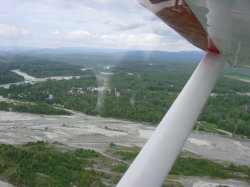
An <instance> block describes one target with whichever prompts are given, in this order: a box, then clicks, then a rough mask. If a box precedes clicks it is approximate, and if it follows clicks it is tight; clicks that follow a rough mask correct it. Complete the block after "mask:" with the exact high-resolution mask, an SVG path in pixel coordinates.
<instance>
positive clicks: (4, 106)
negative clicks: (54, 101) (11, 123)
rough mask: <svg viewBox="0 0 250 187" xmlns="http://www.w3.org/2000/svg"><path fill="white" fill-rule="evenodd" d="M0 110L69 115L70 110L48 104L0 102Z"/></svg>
mask: <svg viewBox="0 0 250 187" xmlns="http://www.w3.org/2000/svg"><path fill="white" fill-rule="evenodd" d="M0 110H4V111H15V112H26V113H32V114H46V115H70V112H68V111H65V110H62V109H57V108H54V107H52V106H50V105H48V104H44V103H42V104H24V103H22V104H12V103H7V102H0Z"/></svg>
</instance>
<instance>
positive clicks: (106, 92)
mask: <svg viewBox="0 0 250 187" xmlns="http://www.w3.org/2000/svg"><path fill="white" fill-rule="evenodd" d="M194 68H195V65H194V64H187V63H175V62H168V63H162V62H158V63H154V64H148V63H143V62H137V63H136V62H133V63H129V62H126V63H122V64H117V65H116V66H115V67H114V68H113V69H112V72H113V75H112V76H106V80H108V83H104V82H105V81H104V80H100V76H99V75H97V76H95V75H94V74H93V73H92V74H91V73H88V75H84V76H82V77H81V78H79V79H76V78H73V79H71V80H60V81H56V80H48V81H45V82H41V83H37V84H35V85H31V84H27V85H12V86H11V87H10V88H9V89H4V88H0V95H3V96H5V97H9V98H11V99H16V100H21V101H30V102H35V103H36V102H38V103H46V104H53V105H57V106H60V107H65V108H68V109H73V110H77V111H80V112H83V113H86V114H90V115H101V116H103V117H114V118H119V119H128V120H132V121H139V122H146V123H149V124H152V125H157V124H158V123H159V121H160V120H161V118H162V117H163V115H164V114H165V113H166V111H167V110H168V109H169V107H170V106H171V104H172V103H173V101H174V100H175V98H176V97H177V96H178V94H179V92H180V91H181V89H182V88H183V86H184V85H185V83H186V81H187V80H188V78H189V77H190V75H191V74H192V72H193V70H194ZM241 73H242V75H241V76H242V77H244V78H246V79H248V78H249V77H250V75H248V72H247V71H245V70H241V69H236V70H235V74H234V72H233V71H232V69H229V68H227V67H226V68H225V70H224V72H223V73H222V75H221V77H220V80H219V82H218V83H217V85H216V86H215V88H214V89H213V91H212V93H213V95H211V96H210V98H209V100H208V102H207V104H206V106H205V108H204V110H203V112H202V113H201V115H200V117H199V121H202V122H203V125H206V124H213V126H214V127H215V128H219V129H223V130H226V131H229V132H231V133H233V135H240V136H245V137H248V138H249V137H250V99H249V96H247V95H244V94H245V93H250V86H249V83H246V82H243V81H240V80H237V79H235V78H232V76H233V75H235V76H238V75H240V74H241ZM98 76H99V78H97V77H98ZM228 76H229V77H228ZM105 84H106V85H105ZM104 86H106V88H105V89H103V90H101V91H100V90H99V91H98V90H97V87H104ZM197 91H198V90H197ZM50 96H52V98H49V97H50ZM100 98H101V99H102V100H101V101H99V102H101V106H100V107H99V108H98V107H97V105H98V102H97V101H98V99H99V100H100ZM205 129H207V128H199V130H205ZM215 131H216V130H215Z"/></svg>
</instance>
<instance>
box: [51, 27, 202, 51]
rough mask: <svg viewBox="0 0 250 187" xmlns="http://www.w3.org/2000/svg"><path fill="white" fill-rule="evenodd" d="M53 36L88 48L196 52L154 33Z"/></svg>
mask: <svg viewBox="0 0 250 187" xmlns="http://www.w3.org/2000/svg"><path fill="white" fill-rule="evenodd" d="M53 35H54V36H58V35H60V36H61V38H64V39H66V40H67V41H66V42H68V43H72V42H73V43H74V44H75V45H76V46H77V45H78V46H79V45H80V46H81V45H85V46H89V47H107V48H117V49H129V50H135V49H136V50H138V49H141V50H168V51H180V50H181V51H189V50H197V49H196V48H195V47H193V46H192V45H190V44H189V43H188V42H187V41H185V40H183V39H181V38H179V39H178V38H169V37H168V36H167V35H159V34H155V33H140V32H139V33H136V32H135V33H129V32H122V33H109V34H94V33H91V32H89V31H86V30H81V29H77V30H72V31H68V32H64V33H62V32H59V31H58V30H56V31H54V32H53Z"/></svg>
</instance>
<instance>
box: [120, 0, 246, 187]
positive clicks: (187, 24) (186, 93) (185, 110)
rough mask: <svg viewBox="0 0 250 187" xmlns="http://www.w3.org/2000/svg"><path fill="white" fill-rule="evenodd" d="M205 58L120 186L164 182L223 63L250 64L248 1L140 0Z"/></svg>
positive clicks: (150, 186)
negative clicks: (198, 49) (195, 47)
mask: <svg viewBox="0 0 250 187" xmlns="http://www.w3.org/2000/svg"><path fill="white" fill-rule="evenodd" d="M138 1H139V3H141V4H142V5H143V6H144V7H146V8H147V9H149V10H150V11H152V12H153V13H154V14H155V15H157V16H158V17H159V18H160V19H162V20H163V21H164V22H165V23H166V24H168V25H169V26H170V27H172V28H173V29H174V30H176V31H177V32H178V33H179V34H181V35H182V36H183V37H184V38H186V39H187V40H188V41H189V42H191V43H192V44H193V45H195V46H197V47H198V48H200V49H202V50H204V51H207V54H206V56H205V57H204V58H203V59H202V60H201V62H200V64H199V65H198V67H197V68H196V70H195V71H194V73H193V75H192V76H191V78H190V79H189V81H188V82H187V84H186V85H185V87H184V88H183V90H182V91H181V93H180V94H179V96H178V97H177V99H176V100H175V102H174V103H173V105H172V106H171V108H170V109H169V110H168V112H167V113H166V115H165V116H164V117H163V119H162V120H161V122H160V124H159V125H158V127H157V128H156V130H155V132H154V133H153V135H152V136H151V137H150V139H149V140H148V141H147V143H146V144H145V145H144V147H143V148H142V150H141V152H140V153H139V155H138V156H137V157H136V159H135V160H134V162H133V163H132V164H131V166H130V167H129V169H128V170H127V172H126V173H125V174H124V176H123V177H122V179H121V180H120V182H119V183H118V185H117V186H118V187H139V186H143V187H155V186H161V185H162V183H163V181H164V179H165V177H166V176H167V174H168V173H169V171H170V170H171V168H172V166H173V164H174V162H175V160H176V158H177V156H178V154H179V151H180V150H181V148H182V146H183V144H184V143H185V141H186V138H187V136H188V134H189V133H190V131H191V130H192V128H193V126H194V124H195V122H196V120H197V118H198V116H199V114H200V112H201V110H202V108H203V106H204V105H205V102H206V100H207V98H208V97H209V94H210V92H211V90H212V89H213V87H214V85H215V83H216V82H217V79H218V77H219V74H220V71H221V69H222V68H223V66H224V63H229V64H231V66H233V67H235V66H238V67H250V53H249V52H250V37H249V36H248V35H249V33H250V11H249V10H250V1H249V0H138Z"/></svg>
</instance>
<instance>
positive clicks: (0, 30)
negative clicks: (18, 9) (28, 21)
mask: <svg viewBox="0 0 250 187" xmlns="http://www.w3.org/2000/svg"><path fill="white" fill-rule="evenodd" d="M27 34H29V31H28V30H27V29H25V28H17V27H16V26H14V25H6V24H0V35H1V36H2V37H8V38H18V37H21V36H24V35H27Z"/></svg>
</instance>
